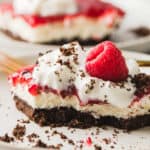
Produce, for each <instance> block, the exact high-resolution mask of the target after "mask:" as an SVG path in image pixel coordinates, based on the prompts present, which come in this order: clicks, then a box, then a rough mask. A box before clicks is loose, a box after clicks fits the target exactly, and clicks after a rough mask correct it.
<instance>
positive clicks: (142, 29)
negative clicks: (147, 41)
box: [131, 26, 150, 37]
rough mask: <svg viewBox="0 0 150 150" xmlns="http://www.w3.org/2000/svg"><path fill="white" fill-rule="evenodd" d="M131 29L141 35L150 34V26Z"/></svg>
mask: <svg viewBox="0 0 150 150" xmlns="http://www.w3.org/2000/svg"><path fill="white" fill-rule="evenodd" d="M131 31H132V32H133V33H134V34H136V35H137V36H139V37H144V36H148V35H150V28H148V27H144V26H142V27H138V28H136V29H132V30H131Z"/></svg>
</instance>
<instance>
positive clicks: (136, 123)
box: [14, 96, 150, 130]
mask: <svg viewBox="0 0 150 150" xmlns="http://www.w3.org/2000/svg"><path fill="white" fill-rule="evenodd" d="M14 101H15V104H16V107H17V109H18V110H20V111H22V112H23V113H24V114H26V115H27V116H28V117H29V118H30V119H31V120H33V121H34V122H36V123H37V124H39V125H40V126H54V127H57V126H69V127H74V128H89V127H93V126H102V125H108V126H112V127H116V128H120V129H126V130H135V129H138V128H142V127H146V126H150V114H145V115H141V116H136V117H132V118H128V119H124V118H116V117H114V116H103V117H100V118H97V119H96V118H94V117H93V116H92V115H91V114H90V113H88V112H87V113H83V112H80V111H77V110H75V109H73V108H67V107H59V108H53V109H33V108H32V107H31V106H29V105H28V104H26V103H25V102H23V100H21V99H19V98H18V97H16V96H15V97H14Z"/></svg>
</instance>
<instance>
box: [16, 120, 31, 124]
mask: <svg viewBox="0 0 150 150" xmlns="http://www.w3.org/2000/svg"><path fill="white" fill-rule="evenodd" d="M17 121H18V122H20V123H24V124H29V123H30V120H24V119H20V120H17Z"/></svg>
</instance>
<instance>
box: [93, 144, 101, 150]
mask: <svg viewBox="0 0 150 150" xmlns="http://www.w3.org/2000/svg"><path fill="white" fill-rule="evenodd" d="M94 149H95V150H102V147H101V146H98V145H94Z"/></svg>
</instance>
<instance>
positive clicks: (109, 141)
mask: <svg viewBox="0 0 150 150" xmlns="http://www.w3.org/2000/svg"><path fill="white" fill-rule="evenodd" d="M103 141H104V142H105V144H107V145H108V144H110V143H111V139H110V138H103Z"/></svg>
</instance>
